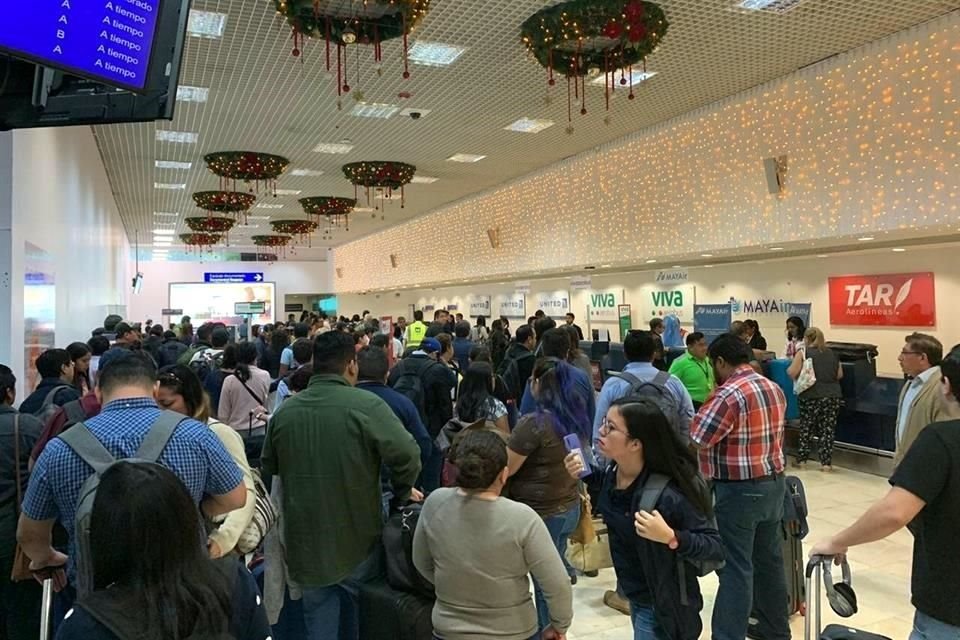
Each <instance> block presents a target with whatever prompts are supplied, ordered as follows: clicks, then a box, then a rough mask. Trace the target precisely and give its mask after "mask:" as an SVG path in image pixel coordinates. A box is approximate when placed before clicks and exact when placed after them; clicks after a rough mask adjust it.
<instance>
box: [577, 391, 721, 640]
mask: <svg viewBox="0 0 960 640" xmlns="http://www.w3.org/2000/svg"><path fill="white" fill-rule="evenodd" d="M599 449H600V453H601V454H602V455H603V456H604V457H605V458H607V459H608V460H610V461H611V462H610V466H609V467H608V468H607V470H606V471H605V472H604V476H603V482H602V488H601V490H600V498H599V500H598V510H599V512H600V513H601V514H602V515H603V520H604V523H605V524H606V525H607V531H608V533H609V536H610V554H611V556H612V557H613V567H614V570H615V571H616V573H617V579H618V580H619V582H620V586H621V587H622V589H623V592H624V593H625V594H626V596H627V599H628V600H629V601H630V614H631V619H632V622H633V631H634V639H635V640H696V639H697V638H699V637H700V633H701V631H702V630H703V623H702V622H701V620H700V611H701V610H702V609H703V597H702V596H701V594H700V584H699V582H698V579H697V571H696V567H693V566H692V565H690V564H689V563H688V564H682V563H685V562H688V561H689V562H694V561H701V562H720V561H722V560H723V559H724V551H723V543H722V542H721V540H720V533H719V532H718V531H717V529H716V526H715V523H714V522H713V521H712V520H713V508H712V505H711V502H712V501H711V498H710V494H709V492H708V491H706V485H705V484H704V483H703V482H702V479H701V478H700V476H699V471H698V466H697V460H696V458H695V456H694V454H693V453H691V452H690V450H689V449H688V448H687V447H686V446H685V445H684V444H683V443H681V442H680V440H679V438H677V437H676V435H675V434H674V431H673V429H672V427H671V426H670V422H669V421H668V420H667V418H666V416H664V414H663V412H662V411H661V410H660V407H659V406H658V405H657V404H656V403H655V402H654V401H653V400H649V399H645V398H644V399H631V398H623V399H620V400H618V401H616V402H614V403H613V405H611V407H610V410H609V411H608V412H607V415H606V418H605V419H604V420H603V422H602V423H601V425H600V440H599ZM565 463H566V467H567V472H568V473H569V474H570V475H571V476H572V477H578V476H579V474H580V473H581V472H582V471H583V465H582V462H581V457H580V456H579V455H578V454H577V453H576V452H574V453H571V454H570V455H568V456H567V458H566V460H565ZM653 474H658V475H660V476H666V477H667V478H668V479H669V482H668V483H667V485H666V487H665V488H664V489H663V491H662V493H661V494H660V496H659V498H658V499H657V502H656V506H655V508H654V509H653V510H651V511H649V512H648V511H641V510H639V509H638V507H639V504H640V497H641V495H642V493H643V489H644V485H645V484H646V483H647V481H648V480H649V479H650V478H651V475H653ZM681 567H682V568H683V576H682V578H683V579H682V582H681Z"/></svg>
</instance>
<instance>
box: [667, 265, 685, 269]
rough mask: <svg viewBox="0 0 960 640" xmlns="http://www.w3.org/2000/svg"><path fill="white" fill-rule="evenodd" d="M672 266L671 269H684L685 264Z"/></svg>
mask: <svg viewBox="0 0 960 640" xmlns="http://www.w3.org/2000/svg"><path fill="white" fill-rule="evenodd" d="M670 268H671V269H683V265H682V264H675V265H673V266H672V267H670Z"/></svg>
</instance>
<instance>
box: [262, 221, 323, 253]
mask: <svg viewBox="0 0 960 640" xmlns="http://www.w3.org/2000/svg"><path fill="white" fill-rule="evenodd" d="M270 226H271V227H273V231H274V233H282V234H286V235H289V236H293V237H295V238H296V239H297V240H298V241H299V242H300V243H307V244H308V245H309V246H311V247H312V246H313V243H312V242H311V239H310V234H312V233H313V232H314V231H316V230H317V229H319V228H320V223H319V222H314V221H313V220H274V221H272V222H271V223H270Z"/></svg>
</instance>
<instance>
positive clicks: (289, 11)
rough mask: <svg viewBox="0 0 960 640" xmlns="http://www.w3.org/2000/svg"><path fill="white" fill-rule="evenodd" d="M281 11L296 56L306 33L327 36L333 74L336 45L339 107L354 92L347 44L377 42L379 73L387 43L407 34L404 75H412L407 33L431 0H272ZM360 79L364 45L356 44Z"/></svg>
mask: <svg viewBox="0 0 960 640" xmlns="http://www.w3.org/2000/svg"><path fill="white" fill-rule="evenodd" d="M273 3H274V6H276V9H277V14H278V15H280V16H283V17H284V18H286V20H287V22H288V23H289V24H290V26H291V28H292V29H293V51H292V54H293V57H295V58H300V60H301V62H302V61H303V57H302V54H303V46H304V38H316V39H323V40H324V41H325V44H326V51H325V59H326V69H327V73H329V74H331V75H332V68H333V61H332V55H331V46H335V47H336V48H337V96H338V100H337V108H338V109H339V108H341V107H342V105H341V103H340V99H339V98H340V97H342V96H343V94H345V93H349V92H350V89H351V87H350V81H349V77H348V74H347V58H348V57H349V56H348V50H347V46H348V45H351V44H353V45H371V46H373V61H374V68H375V70H376V72H377V75H380V73H381V63H382V61H383V47H382V45H383V43H384V42H385V41H387V40H393V39H394V38H403V78H404V79H408V78H409V77H410V62H409V60H408V58H407V52H408V49H409V47H408V44H409V42H408V37H409V35H410V33H411V32H412V31H413V30H414V29H415V28H416V27H417V25H418V24H419V23H420V22H421V21H422V20H423V17H424V16H425V15H426V14H427V11H428V9H429V6H430V0H363V1H362V2H353V1H351V2H349V7H345V6H344V5H346V4H348V3H346V2H344V0H273ZM356 60H357V62H356V82H357V84H358V85H359V84H360V50H359V46H358V47H357V50H356Z"/></svg>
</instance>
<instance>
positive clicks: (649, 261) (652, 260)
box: [646, 258, 657, 264]
mask: <svg viewBox="0 0 960 640" xmlns="http://www.w3.org/2000/svg"><path fill="white" fill-rule="evenodd" d="M656 261H657V260H656V259H655V258H650V259H649V260H647V261H646V262H647V264H653V263H654V262H656Z"/></svg>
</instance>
